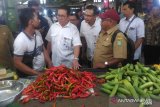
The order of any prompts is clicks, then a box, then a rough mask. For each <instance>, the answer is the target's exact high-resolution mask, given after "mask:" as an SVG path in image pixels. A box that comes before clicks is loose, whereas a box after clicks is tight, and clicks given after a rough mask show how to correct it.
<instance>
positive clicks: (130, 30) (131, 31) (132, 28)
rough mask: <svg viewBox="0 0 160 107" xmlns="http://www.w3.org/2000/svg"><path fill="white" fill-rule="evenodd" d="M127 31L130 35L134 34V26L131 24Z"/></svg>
mask: <svg viewBox="0 0 160 107" xmlns="http://www.w3.org/2000/svg"><path fill="white" fill-rule="evenodd" d="M128 31H129V34H131V35H135V34H136V28H135V27H134V26H133V27H132V26H131V27H130V28H129V29H128Z"/></svg>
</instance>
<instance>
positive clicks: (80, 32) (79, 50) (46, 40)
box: [0, 0, 160, 77]
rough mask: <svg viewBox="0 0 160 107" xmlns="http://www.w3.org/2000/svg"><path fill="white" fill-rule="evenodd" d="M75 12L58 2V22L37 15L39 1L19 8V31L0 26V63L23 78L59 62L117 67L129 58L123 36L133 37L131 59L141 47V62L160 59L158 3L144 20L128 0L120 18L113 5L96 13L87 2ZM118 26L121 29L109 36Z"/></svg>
mask: <svg viewBox="0 0 160 107" xmlns="http://www.w3.org/2000/svg"><path fill="white" fill-rule="evenodd" d="M77 13H78V12H76V13H75V14H71V12H70V8H69V7H68V6H61V7H59V8H58V9H57V22H53V21H51V22H50V23H49V22H48V21H47V19H46V18H44V17H43V16H42V15H40V14H39V4H38V2H36V1H35V0H30V1H29V2H28V8H24V9H22V10H21V12H20V16H19V19H20V22H21V32H20V33H19V34H18V35H17V37H16V38H15V39H14V38H13V36H12V33H11V31H10V30H9V28H8V27H7V26H5V25H0V38H1V39H0V41H1V42H0V65H2V66H4V67H6V68H10V69H16V71H17V72H18V75H19V76H21V77H25V76H29V75H41V73H43V72H41V71H43V69H44V67H48V68H49V67H51V66H59V65H65V66H67V67H69V68H73V69H76V70H77V69H79V68H80V67H88V68H106V67H119V66H122V63H123V61H124V60H126V59H127V42H128V41H127V38H130V39H131V40H132V41H133V42H134V47H135V52H134V58H133V60H132V63H133V64H135V63H136V62H138V61H140V58H141V55H142V52H143V54H144V58H145V62H144V63H145V64H147V65H151V64H154V63H160V36H159V34H160V29H159V27H160V26H159V25H160V7H158V6H153V7H152V10H151V11H150V13H148V14H147V15H146V17H145V20H142V19H141V18H139V17H138V16H137V14H136V4H135V3H133V2H131V1H126V2H125V3H124V4H123V6H122V14H123V15H124V17H123V18H121V19H120V16H119V14H118V13H117V12H116V11H115V10H114V9H108V10H107V11H105V12H104V13H102V14H99V13H98V8H97V7H96V6H95V5H91V4H90V5H87V6H86V7H85V10H84V13H83V16H79V15H78V14H77ZM51 23H52V24H51ZM117 30H120V31H121V32H119V33H117V34H116V37H115V40H114V41H112V38H113V35H114V34H115V32H116V31H117ZM126 35H127V37H126ZM142 50H144V51H142Z"/></svg>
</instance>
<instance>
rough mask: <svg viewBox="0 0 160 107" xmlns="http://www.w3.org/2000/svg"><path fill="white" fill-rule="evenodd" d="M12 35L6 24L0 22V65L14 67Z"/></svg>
mask: <svg viewBox="0 0 160 107" xmlns="http://www.w3.org/2000/svg"><path fill="white" fill-rule="evenodd" d="M13 41H14V38H13V35H12V32H11V31H10V29H9V28H8V26H6V25H1V24H0V66H2V67H5V68H8V69H14V66H13V57H12V53H13Z"/></svg>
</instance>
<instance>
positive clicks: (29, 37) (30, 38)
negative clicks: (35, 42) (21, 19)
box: [23, 31, 35, 40]
mask: <svg viewBox="0 0 160 107" xmlns="http://www.w3.org/2000/svg"><path fill="white" fill-rule="evenodd" d="M23 33H24V34H25V35H26V36H27V37H28V39H29V40H32V39H34V38H35V33H34V36H32V37H31V36H29V35H28V34H27V33H25V32H24V31H23Z"/></svg>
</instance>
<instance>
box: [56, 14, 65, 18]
mask: <svg viewBox="0 0 160 107" xmlns="http://www.w3.org/2000/svg"><path fill="white" fill-rule="evenodd" d="M57 17H58V18H66V17H67V16H66V15H60V14H58V15H57Z"/></svg>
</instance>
